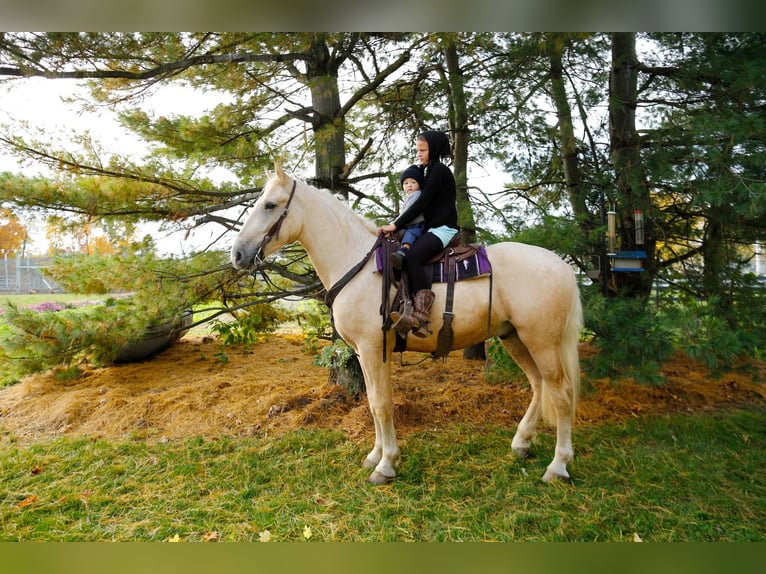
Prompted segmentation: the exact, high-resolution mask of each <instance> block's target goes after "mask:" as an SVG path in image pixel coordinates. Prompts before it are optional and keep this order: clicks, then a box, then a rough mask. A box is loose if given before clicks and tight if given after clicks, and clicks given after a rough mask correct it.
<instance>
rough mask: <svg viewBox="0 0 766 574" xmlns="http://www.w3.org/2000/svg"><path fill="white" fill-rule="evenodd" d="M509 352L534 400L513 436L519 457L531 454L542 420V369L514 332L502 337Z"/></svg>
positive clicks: (515, 449) (514, 450) (513, 445)
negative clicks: (522, 374) (530, 389)
mask: <svg viewBox="0 0 766 574" xmlns="http://www.w3.org/2000/svg"><path fill="white" fill-rule="evenodd" d="M500 341H501V342H502V344H503V346H504V347H505V349H506V351H508V354H509V355H510V356H511V358H512V359H513V360H514V361H515V362H516V364H517V365H518V366H519V368H520V369H521V370H522V371H523V372H524V374H525V375H526V376H527V379H528V380H529V385H530V387H531V388H532V400H531V401H530V402H529V406H528V407H527V412H525V413H524V416H523V417H522V419H521V421H520V422H519V426H518V428H517V429H516V434H515V435H514V436H513V442H512V443H511V448H512V449H513V452H514V454H515V455H516V456H518V457H519V458H527V457H528V456H529V447H530V445H531V444H532V441H533V440H534V438H535V436H536V434H537V423H538V422H539V421H540V414H541V397H540V391H541V389H542V377H541V375H540V371H539V370H538V368H537V365H536V364H535V361H534V360H533V359H532V356H531V355H530V354H529V350H528V349H527V347H526V346H525V345H524V343H522V342H521V341H520V340H519V338H518V336H517V335H516V334H515V333H514V334H512V335H510V336H508V337H507V338H505V339H500Z"/></svg>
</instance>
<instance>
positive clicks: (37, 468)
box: [29, 466, 43, 476]
mask: <svg viewBox="0 0 766 574" xmlns="http://www.w3.org/2000/svg"><path fill="white" fill-rule="evenodd" d="M42 471H43V469H42V467H41V466H33V467H32V470H30V471H29V473H30V474H31V475H33V476H34V475H37V474H40V473H41V472H42Z"/></svg>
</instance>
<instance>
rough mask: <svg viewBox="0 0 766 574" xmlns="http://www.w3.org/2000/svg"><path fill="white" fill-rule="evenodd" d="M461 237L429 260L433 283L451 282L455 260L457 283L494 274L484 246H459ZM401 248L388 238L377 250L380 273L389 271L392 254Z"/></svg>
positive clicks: (397, 241)
mask: <svg viewBox="0 0 766 574" xmlns="http://www.w3.org/2000/svg"><path fill="white" fill-rule="evenodd" d="M459 240H460V239H459V237H457V236H456V237H455V239H453V240H452V241H451V242H450V244H449V245H448V246H447V247H445V248H444V250H442V251H441V252H439V253H437V254H436V255H434V256H433V257H432V258H431V259H429V260H428V261H427V262H426V264H427V265H431V266H432V279H431V280H432V282H433V283H447V282H448V281H449V260H450V258H454V260H455V281H464V280H466V279H474V278H476V277H482V276H484V275H489V274H491V273H492V265H491V264H490V262H489V258H488V257H487V250H486V248H485V247H484V246H483V245H479V244H477V243H469V244H467V245H460V244H459ZM398 248H399V240H398V239H396V238H387V239H386V241H384V242H383V243H382V244H381V245H380V246H379V247H378V248H377V250H376V253H375V263H376V265H377V269H378V273H384V272H385V270H386V269H387V261H388V258H389V257H390V254H391V253H393V252H394V251H396V250H397V249H398Z"/></svg>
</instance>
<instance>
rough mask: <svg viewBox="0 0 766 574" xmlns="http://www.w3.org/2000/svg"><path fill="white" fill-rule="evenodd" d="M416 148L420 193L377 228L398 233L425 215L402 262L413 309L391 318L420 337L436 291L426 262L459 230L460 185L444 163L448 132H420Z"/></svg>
mask: <svg viewBox="0 0 766 574" xmlns="http://www.w3.org/2000/svg"><path fill="white" fill-rule="evenodd" d="M415 151H416V155H417V158H418V161H419V162H420V163H421V164H422V165H424V166H425V174H424V181H423V185H422V187H421V192H420V197H419V198H418V200H417V201H415V202H413V204H412V205H411V206H410V207H409V208H408V209H406V210H405V211H404V212H402V213H401V214H400V215H399V217H397V218H396V219H395V220H394V221H392V222H391V223H389V224H387V225H383V226H381V227H380V228H378V232H379V233H380V232H382V233H386V234H390V233H395V232H396V231H397V230H399V229H403V228H404V227H406V226H407V224H408V223H409V222H410V221H412V220H413V219H415V217H417V216H418V215H419V214H421V213H422V214H423V216H424V218H425V225H424V229H425V233H423V235H421V236H420V237H419V238H418V239H417V240H416V241H415V243H413V244H412V247H410V249H409V250H408V251H407V254H406V255H405V257H404V261H403V263H402V269H403V270H404V272H405V273H407V278H408V279H409V286H410V292H411V293H414V294H415V297H414V310H412V311H410V309H412V307H411V306H410V305H404V306H403V309H404V310H405V311H404V313H403V314H400V313H397V312H393V313H391V318H392V320H393V321H394V325H393V328H394V329H395V330H396V331H397V332H398V333H400V334H401V335H406V334H407V333H408V332H410V331H412V333H413V334H414V335H416V336H418V337H427V336H428V335H429V329H428V323H429V321H430V317H431V307H432V306H433V302H434V293H433V291H431V277H430V276H429V275H428V272H427V269H426V267H425V263H426V261H428V260H429V259H430V258H431V257H433V256H434V255H436V254H437V253H439V252H440V251H441V250H442V249H444V248H445V247H446V246H447V245H449V243H450V241H452V239H453V238H454V237H455V235H457V233H458V229H457V204H456V200H457V189H456V185H455V177H454V176H453V175H452V172H451V171H450V169H449V168H448V167H447V166H446V165H444V163H442V160H443V159H447V158H449V157H451V151H450V142H449V138H448V137H447V134H445V133H444V132H439V131H425V132H423V133H421V134H419V135H418V136H417V138H416V140H415Z"/></svg>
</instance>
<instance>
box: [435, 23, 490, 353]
mask: <svg viewBox="0 0 766 574" xmlns="http://www.w3.org/2000/svg"><path fill="white" fill-rule="evenodd" d="M443 50H444V59H445V62H446V63H447V82H448V88H449V89H448V94H449V103H450V106H449V123H450V131H451V132H452V141H453V145H452V155H453V163H452V167H453V171H454V172H455V184H456V186H457V210H458V226H459V227H460V243H461V244H466V243H475V242H476V221H475V219H474V216H473V208H472V207H471V198H470V196H469V195H468V142H469V132H468V101H467V100H466V97H465V90H464V87H463V86H464V81H463V70H462V69H461V67H460V56H459V54H458V51H457V42H456V38H455V36H454V35H451V34H450V35H446V36H445V41H444V48H443ZM463 358H464V359H469V360H482V361H483V360H484V359H486V358H487V356H486V351H485V349H484V343H483V342H482V343H477V344H476V345H472V346H470V347H466V348H465V349H463Z"/></svg>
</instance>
